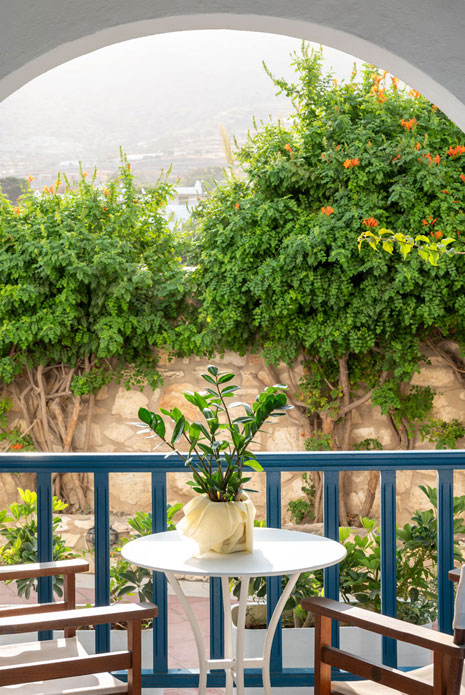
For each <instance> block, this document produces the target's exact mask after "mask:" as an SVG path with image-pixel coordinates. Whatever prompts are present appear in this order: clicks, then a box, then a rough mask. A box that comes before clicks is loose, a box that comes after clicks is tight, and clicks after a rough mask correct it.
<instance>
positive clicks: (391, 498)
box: [381, 471, 397, 668]
mask: <svg viewBox="0 0 465 695" xmlns="http://www.w3.org/2000/svg"><path fill="white" fill-rule="evenodd" d="M396 587H397V562H396V472H395V471H381V610H382V612H383V613H384V614H385V615H389V616H391V617H392V618H395V617H396V613H397V600H396V594H397V591H396ZM382 645H383V646H382V649H383V657H382V658H383V664H386V665H387V666H391V667H392V668H397V642H396V640H394V639H391V638H389V637H383V638H382Z"/></svg>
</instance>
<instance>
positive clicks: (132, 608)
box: [0, 603, 158, 635]
mask: <svg viewBox="0 0 465 695" xmlns="http://www.w3.org/2000/svg"><path fill="white" fill-rule="evenodd" d="M157 613H158V609H157V607H156V606H155V605H154V604H153V603H118V604H114V605H113V606H93V607H92V608H78V609H77V610H71V611H67V610H64V611H59V612H56V613H41V614H39V615H38V616H37V617H35V616H31V615H18V616H15V617H14V618H0V635H9V634H17V633H21V632H35V631H39V630H60V629H61V630H63V629H66V628H72V627H84V626H86V625H101V624H103V623H109V622H119V621H126V620H148V619H150V618H155V617H156V616H157Z"/></svg>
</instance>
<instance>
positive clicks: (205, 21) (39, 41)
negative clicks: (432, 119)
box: [0, 0, 465, 130]
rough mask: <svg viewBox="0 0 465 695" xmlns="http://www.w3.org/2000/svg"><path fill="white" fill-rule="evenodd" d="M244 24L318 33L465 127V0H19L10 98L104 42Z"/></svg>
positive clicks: (3, 30)
mask: <svg viewBox="0 0 465 695" xmlns="http://www.w3.org/2000/svg"><path fill="white" fill-rule="evenodd" d="M193 29H236V30H245V31H259V32H268V33H274V34H283V35H288V36H293V37H296V38H302V39H308V40H310V41H316V42H319V43H322V44H325V45H327V46H331V47H333V48H337V49H339V50H342V51H345V52H346V53H349V54H352V55H355V56H357V57H359V58H362V59H363V60H366V61H368V62H370V63H373V64H375V65H378V66H380V67H383V68H385V69H387V70H389V71H390V72H392V73H393V74H395V75H398V76H399V77H400V78H401V79H402V80H404V81H405V82H407V83H408V84H410V85H412V86H413V87H414V88H415V89H417V90H418V91H420V92H421V93H422V94H424V95H425V96H426V97H428V98H429V99H430V100H431V101H433V102H434V103H435V104H437V105H438V106H439V107H440V108H441V109H442V110H443V111H444V112H445V113H446V114H447V115H448V116H449V118H451V119H452V120H453V121H454V122H455V123H457V125H458V126H459V127H461V128H462V129H463V130H465V81H464V80H463V73H464V68H465V42H464V41H463V36H464V35H465V3H463V2H460V1H459V0H456V2H455V3H453V7H452V6H448V7H447V8H446V9H444V5H442V4H441V0H429V2H425V0H410V2H409V3H408V6H407V7H406V3H405V2H404V1H403V0H391V1H390V3H389V5H386V6H383V7H380V6H379V4H378V6H376V5H375V4H374V3H373V2H370V1H369V0H358V2H352V3H351V4H350V6H349V5H348V3H347V1H346V0H313V2H311V3H310V2H308V0H274V2H273V0H270V1H267V2H266V3H264V2H263V0H236V2H235V3H231V2H230V1H229V0H171V1H170V3H169V8H168V6H167V4H165V3H163V4H162V3H156V2H154V0H131V2H130V3H128V2H127V1H126V0H80V1H79V2H75V0H61V1H60V0H42V1H41V2H40V3H34V4H33V5H32V6H31V3H30V2H29V1H28V0H15V2H14V3H6V6H5V4H4V5H3V7H2V8H1V9H0V100H1V99H4V98H5V97H6V96H8V95H9V94H11V93H12V92H14V91H16V90H17V89H19V88H20V87H21V86H23V85H24V84H26V83H27V82H29V81H30V80H32V79H33V78H34V77H37V76H38V75H40V74H42V73H44V72H46V71H47V70H50V69H51V68H53V67H56V66H58V65H60V64H62V63H64V62H66V61H68V60H71V59H72V58H76V57H78V56H81V55H84V54H86V53H90V52H92V51H94V50H97V49H99V48H103V47H104V46H108V45H111V44H114V43H118V42H121V41H125V40H128V39H133V38H139V37H142V36H148V35H152V34H158V33H167V32H171V31H182V30H193Z"/></svg>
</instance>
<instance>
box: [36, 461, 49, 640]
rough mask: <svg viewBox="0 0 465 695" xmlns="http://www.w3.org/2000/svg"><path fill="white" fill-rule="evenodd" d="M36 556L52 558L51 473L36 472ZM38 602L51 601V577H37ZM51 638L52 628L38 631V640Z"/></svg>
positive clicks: (45, 560) (45, 559)
mask: <svg viewBox="0 0 465 695" xmlns="http://www.w3.org/2000/svg"><path fill="white" fill-rule="evenodd" d="M37 558H38V560H39V562H50V561H51V560H53V512H52V474H51V473H37ZM37 599H38V601H39V603H51V602H52V601H53V588H52V577H39V579H38V587H37ZM50 639H53V631H52V630H43V631H42V632H39V640H50Z"/></svg>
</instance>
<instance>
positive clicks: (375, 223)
mask: <svg viewBox="0 0 465 695" xmlns="http://www.w3.org/2000/svg"><path fill="white" fill-rule="evenodd" d="M363 224H364V225H366V226H367V227H370V228H371V229H374V228H375V227H377V226H378V220H375V218H374V217H369V218H368V219H367V220H363Z"/></svg>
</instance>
